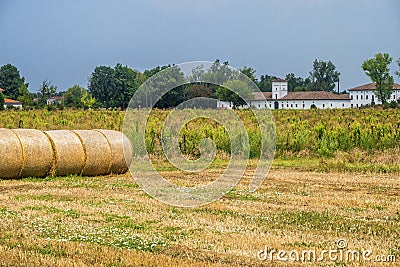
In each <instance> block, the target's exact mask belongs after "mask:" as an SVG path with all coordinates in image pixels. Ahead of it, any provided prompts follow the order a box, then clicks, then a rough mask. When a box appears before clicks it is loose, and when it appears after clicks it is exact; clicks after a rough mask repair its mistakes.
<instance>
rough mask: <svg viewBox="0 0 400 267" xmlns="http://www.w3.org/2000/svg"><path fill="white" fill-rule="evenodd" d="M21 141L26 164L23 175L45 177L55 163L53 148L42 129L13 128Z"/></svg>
mask: <svg viewBox="0 0 400 267" xmlns="http://www.w3.org/2000/svg"><path fill="white" fill-rule="evenodd" d="M12 131H13V132H14V133H15V134H16V135H17V136H18V137H19V140H20V141H21V145H22V148H23V151H24V165H23V168H22V172H21V177H45V176H46V175H47V174H48V173H49V172H50V169H51V167H52V165H53V157H54V155H53V148H52V147H51V143H50V140H49V139H48V138H47V135H45V134H44V133H43V132H42V131H39V130H33V129H15V130H12Z"/></svg>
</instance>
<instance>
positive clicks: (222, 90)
mask: <svg viewBox="0 0 400 267" xmlns="http://www.w3.org/2000/svg"><path fill="white" fill-rule="evenodd" d="M234 92H238V93H239V94H240V96H242V97H243V98H245V99H242V98H241V97H240V96H239V95H238V94H236V93H234ZM215 95H216V96H217V97H218V99H219V100H222V101H227V102H232V103H233V105H234V106H235V107H237V106H239V105H243V104H245V101H244V100H246V99H247V100H248V99H251V97H252V89H251V87H250V86H249V85H248V84H247V83H245V82H244V81H241V80H230V81H227V82H226V83H224V84H223V86H221V87H218V88H217V91H216V92H215Z"/></svg>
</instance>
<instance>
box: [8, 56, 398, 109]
mask: <svg viewBox="0 0 400 267" xmlns="http://www.w3.org/2000/svg"><path fill="white" fill-rule="evenodd" d="M392 60H393V59H392V57H390V56H389V54H387V53H384V54H382V53H378V54H376V55H375V56H374V57H373V58H371V59H367V60H365V61H364V62H363V63H362V65H361V68H362V69H363V70H364V71H365V73H366V75H367V76H368V77H370V79H371V81H372V82H374V83H376V87H377V90H376V91H375V94H376V96H377V98H378V99H379V100H380V101H381V102H382V103H387V101H388V100H389V99H390V95H391V93H392V92H393V83H394V78H393V76H391V75H390V69H389V65H390V64H391V62H392ZM397 65H398V66H399V71H396V72H395V73H396V75H398V76H399V77H400V59H398V60H397ZM166 69H168V73H167V75H163V77H159V78H158V79H159V80H156V81H154V82H155V83H157V85H159V86H165V85H167V84H168V83H169V82H171V81H174V82H181V83H182V84H183V85H181V86H178V87H176V88H174V90H172V91H170V92H168V93H167V94H166V95H164V96H163V97H162V98H161V99H159V100H158V101H157V102H156V107H158V108H169V107H175V106H177V105H178V104H180V103H182V102H183V101H185V100H188V99H192V98H195V97H208V98H216V99H220V100H223V101H229V102H233V103H234V105H240V104H243V103H244V102H243V99H242V98H241V97H239V96H238V95H237V94H235V93H233V92H231V91H230V90H228V89H227V88H235V90H236V91H237V92H240V95H241V96H245V97H251V93H252V91H253V90H252V88H251V86H249V85H248V84H246V83H245V82H243V81H241V80H232V77H236V76H237V75H239V73H236V72H235V71H234V70H233V69H232V68H230V67H229V63H228V62H220V60H216V61H215V62H214V63H213V64H212V66H211V67H210V68H209V69H207V70H204V69H202V68H201V67H199V66H198V67H196V68H194V69H193V70H192V73H191V75H190V77H189V78H187V77H185V76H184V74H183V72H182V71H181V70H180V69H179V68H178V67H177V66H175V65H167V66H157V67H155V68H153V69H150V70H145V71H144V72H140V71H138V70H135V69H132V68H130V67H128V66H126V65H125V66H124V65H122V64H120V63H118V64H116V66H115V67H110V66H97V67H96V68H95V69H94V70H93V72H92V73H91V75H90V77H89V82H88V86H87V88H84V87H81V86H79V85H74V86H72V87H70V88H68V89H67V90H66V91H64V92H58V88H57V86H55V85H53V84H52V82H51V81H48V80H47V79H45V80H44V81H43V82H42V84H41V85H40V86H39V87H38V88H37V90H36V91H35V92H34V93H32V92H30V91H29V90H28V87H29V83H27V82H26V81H25V78H24V77H23V76H21V75H20V72H19V71H18V69H17V67H15V66H13V65H11V64H6V65H3V66H1V68H0V88H2V89H3V90H4V91H3V92H2V93H1V92H0V109H3V108H4V98H5V97H7V98H11V99H14V100H19V101H20V102H22V104H23V106H24V107H34V106H37V107H44V106H46V104H47V99H48V98H49V97H51V96H54V95H58V96H62V97H63V102H62V104H61V105H62V106H66V107H74V108H86V109H87V108H92V107H95V108H121V109H125V108H127V106H128V103H129V100H130V99H131V98H132V96H133V95H134V94H135V93H136V91H137V90H138V88H139V87H140V86H141V85H142V84H143V83H144V82H145V81H146V80H147V79H149V78H150V77H152V76H153V75H155V74H157V73H159V72H160V71H163V70H166ZM240 73H242V74H244V75H246V76H247V77H248V78H249V79H250V80H251V81H253V82H254V84H256V85H257V87H258V88H259V89H260V90H261V91H263V92H269V91H271V89H272V81H273V80H274V79H276V78H277V77H276V76H273V75H268V74H264V75H261V76H260V77H259V78H258V77H256V70H255V69H253V68H251V67H247V66H245V67H243V68H242V69H240ZM235 75H236V76H235ZM339 77H340V72H339V71H337V69H336V66H335V65H334V64H333V63H332V62H331V61H323V60H318V59H315V60H314V62H313V64H312V70H311V71H310V72H309V76H308V77H306V78H303V77H297V76H296V75H295V74H294V73H288V74H287V75H286V76H285V79H286V80H287V81H288V90H289V91H328V92H333V91H334V90H335V87H336V83H338V82H339ZM169 79H171V81H169ZM201 80H207V81H210V82H209V83H205V82H199V81H201ZM187 82H189V84H187ZM216 83H217V84H222V85H223V86H218V85H216ZM155 87H156V86H153V87H149V88H146V92H145V94H144V95H143V96H142V97H141V100H140V101H141V102H140V103H139V104H140V105H141V106H142V107H146V106H148V105H149V103H151V102H152V101H153V99H152V97H153V96H154V95H155V93H156V92H155V91H151V90H155V89H154V88H155ZM34 100H35V101H34Z"/></svg>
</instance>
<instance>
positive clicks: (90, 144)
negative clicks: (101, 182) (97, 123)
mask: <svg viewBox="0 0 400 267" xmlns="http://www.w3.org/2000/svg"><path fill="white" fill-rule="evenodd" d="M73 132H74V133H76V134H77V135H78V136H79V138H80V140H81V142H82V144H83V147H84V149H85V154H86V161H85V166H84V168H83V171H82V175H86V176H96V175H104V174H108V173H109V172H110V168H111V148H110V145H109V143H108V141H107V139H106V137H105V136H104V135H103V134H102V133H100V132H98V131H93V130H76V131H73Z"/></svg>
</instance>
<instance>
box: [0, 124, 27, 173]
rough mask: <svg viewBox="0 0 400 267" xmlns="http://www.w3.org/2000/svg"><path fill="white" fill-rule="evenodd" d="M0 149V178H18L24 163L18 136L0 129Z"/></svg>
mask: <svg viewBox="0 0 400 267" xmlns="http://www.w3.org/2000/svg"><path fill="white" fill-rule="evenodd" d="M0 147H1V149H2V151H1V153H0V178H6V179H7V178H8V179H10V178H11V179H15V178H18V177H19V176H20V173H21V170H22V167H23V163H24V159H23V151H22V146H21V142H20V141H19V139H18V136H17V135H16V134H15V133H14V132H13V131H11V130H9V129H3V128H0Z"/></svg>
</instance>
